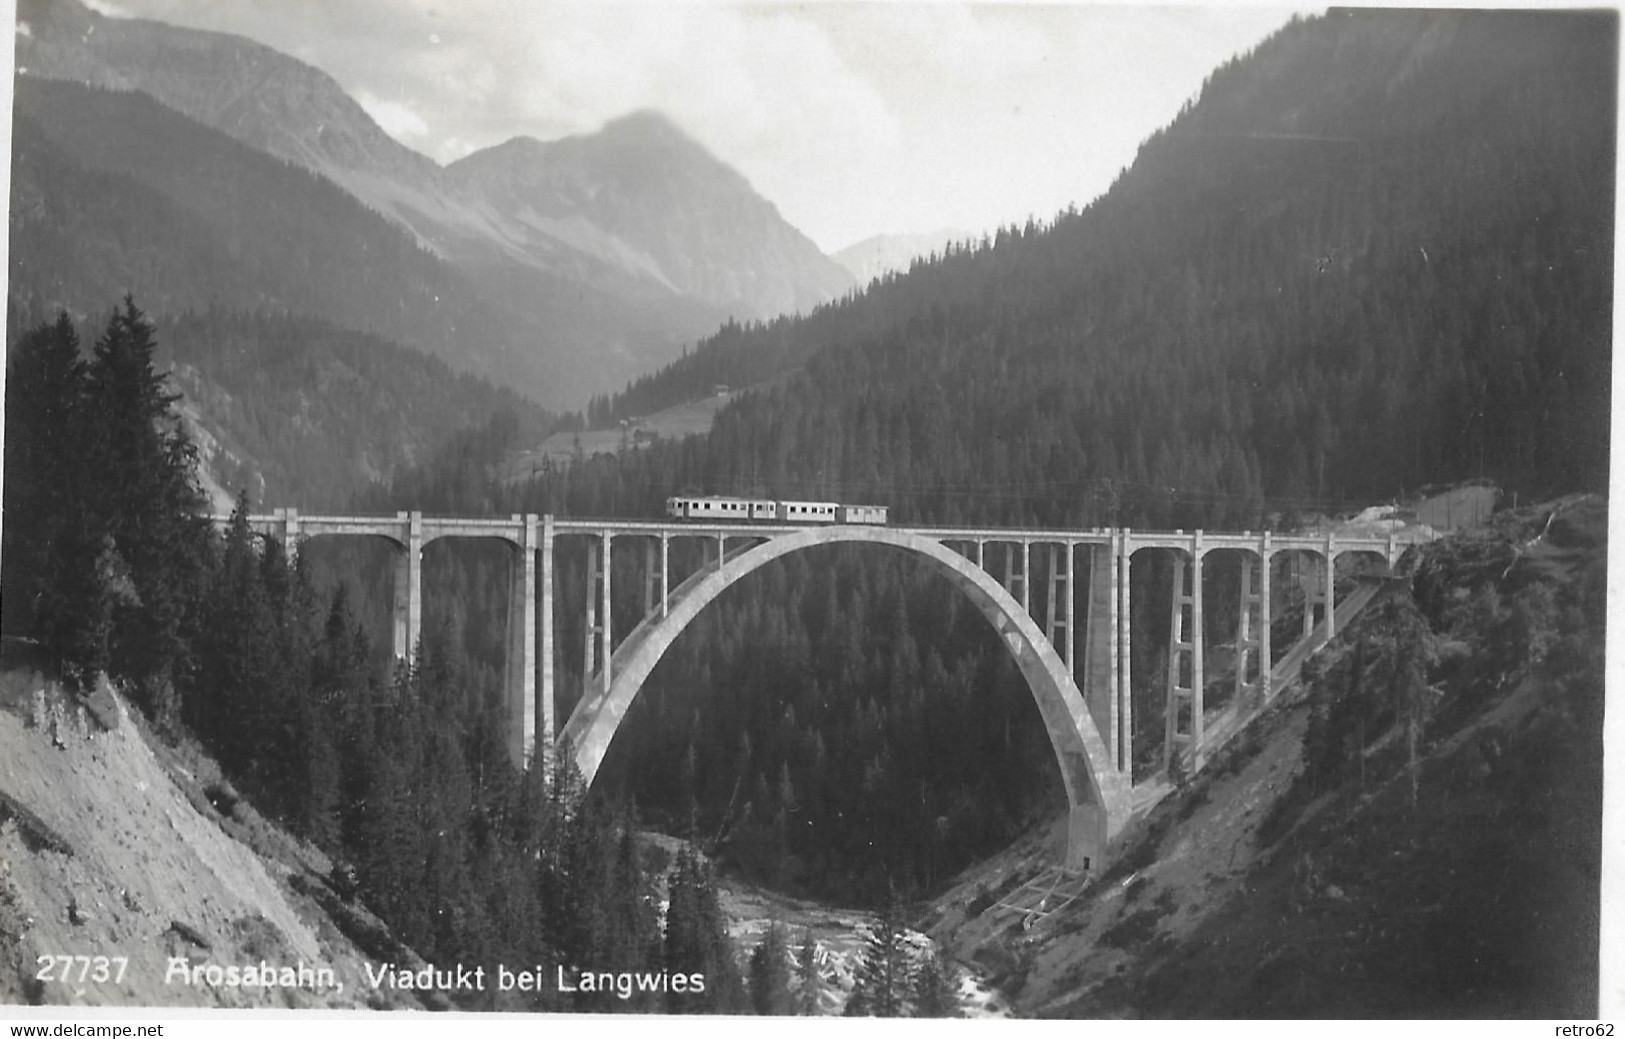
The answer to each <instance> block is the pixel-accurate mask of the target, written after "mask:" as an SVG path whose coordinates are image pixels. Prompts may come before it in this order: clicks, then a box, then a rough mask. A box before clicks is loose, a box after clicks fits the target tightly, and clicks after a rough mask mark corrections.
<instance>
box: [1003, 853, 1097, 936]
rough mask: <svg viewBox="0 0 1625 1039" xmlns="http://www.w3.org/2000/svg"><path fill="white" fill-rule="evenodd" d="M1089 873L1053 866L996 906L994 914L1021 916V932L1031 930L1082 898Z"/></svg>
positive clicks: (1006, 896)
mask: <svg viewBox="0 0 1625 1039" xmlns="http://www.w3.org/2000/svg"><path fill="white" fill-rule="evenodd" d="M1088 887H1089V871H1088V870H1075V869H1067V868H1066V867H1064V866H1052V867H1050V868H1049V869H1045V870H1042V871H1040V872H1039V873H1038V874H1036V875H1035V876H1033V877H1032V879H1030V880H1028V881H1027V882H1026V883H1024V884H1021V885H1019V886H1018V887H1016V888H1015V890H1013V891H1011V892H1010V893H1009V894H1007V895H1005V896H1004V897H1003V898H1001V899H999V900H998V901H997V902H994V903H993V911H994V912H995V913H1008V914H1010V915H1012V916H1014V915H1016V914H1019V915H1020V917H1021V929H1022V930H1023V931H1030V930H1032V929H1033V928H1034V927H1036V926H1037V925H1038V924H1040V923H1042V922H1043V921H1044V920H1045V919H1046V918H1047V917H1049V916H1050V915H1052V914H1054V913H1058V912H1060V911H1061V910H1063V909H1065V908H1066V907H1067V906H1069V905H1071V904H1072V903H1073V902H1076V901H1077V900H1078V899H1080V898H1082V897H1083V893H1084V891H1086V890H1087V889H1088Z"/></svg>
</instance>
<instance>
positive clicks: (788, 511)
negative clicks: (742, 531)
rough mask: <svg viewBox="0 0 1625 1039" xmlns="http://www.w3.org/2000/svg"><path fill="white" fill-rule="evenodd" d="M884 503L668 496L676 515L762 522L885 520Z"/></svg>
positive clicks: (671, 512)
mask: <svg viewBox="0 0 1625 1039" xmlns="http://www.w3.org/2000/svg"><path fill="white" fill-rule="evenodd" d="M886 508H887V507H886V506H884V505H842V504H840V503H838V502H833V501H769V500H767V499H765V498H723V497H719V496H717V495H707V496H705V497H703V498H698V497H690V496H688V495H674V496H672V497H670V498H667V499H666V515H668V516H671V517H672V518H673V519H688V520H698V519H703V520H725V521H727V520H732V521H738V522H747V523H748V522H751V521H755V522H760V523H885V522H886Z"/></svg>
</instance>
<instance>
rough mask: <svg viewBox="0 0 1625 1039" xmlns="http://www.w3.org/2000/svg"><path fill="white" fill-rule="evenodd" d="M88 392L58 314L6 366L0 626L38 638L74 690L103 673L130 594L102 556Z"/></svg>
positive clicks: (74, 341) (72, 338)
mask: <svg viewBox="0 0 1625 1039" xmlns="http://www.w3.org/2000/svg"><path fill="white" fill-rule="evenodd" d="M87 385H88V368H87V366H86V364H85V362H84V360H83V358H81V356H80V350H79V337H78V335H77V333H75V332H74V329H73V324H72V322H71V321H69V320H68V316H67V314H65V313H62V314H58V316H57V319H56V321H55V323H53V324H49V325H46V324H41V325H39V326H38V327H36V328H34V329H33V330H31V331H30V332H28V333H27V334H26V335H24V336H23V338H22V341H21V342H20V343H19V344H18V346H17V349H16V350H15V351H14V352H13V354H12V357H11V358H10V362H9V363H8V364H7V366H6V392H5V396H6V401H5V403H6V410H5V427H6V428H5V438H6V440H5V525H4V546H3V554H0V558H3V560H4V568H3V571H0V583H3V589H4V617H3V626H4V628H5V630H6V631H7V632H11V633H21V632H29V633H32V634H33V635H34V636H35V637H37V638H38V639H39V640H40V642H41V643H42V644H43V645H44V647H45V649H46V651H47V652H48V653H49V654H50V655H51V656H52V658H54V659H55V660H56V661H57V662H58V664H59V666H61V667H62V670H63V675H64V678H65V679H67V681H68V682H69V683H70V684H72V685H79V684H82V683H83V682H84V681H86V680H88V679H89V678H90V676H92V675H94V674H95V673H96V672H97V671H100V670H102V669H103V668H105V667H106V666H107V659H108V651H109V641H110V638H111V628H112V614H113V610H114V608H115V607H116V606H117V605H119V604H120V602H121V601H122V600H123V599H126V598H128V594H129V587H128V585H127V583H125V582H123V581H121V580H119V577H120V576H121V567H120V565H119V564H118V563H117V562H116V561H114V560H113V559H111V558H108V559H104V558H103V556H104V552H105V551H106V548H107V545H106V540H105V536H104V530H103V525H102V520H101V515H100V512H99V510H97V509H96V508H95V507H94V506H93V499H92V493H91V492H92V486H93V485H92V483H91V480H90V473H89V471H88V459H87V451H88V449H89V447H90V441H91V437H90V429H89V424H90V422H91V421H92V418H93V414H92V413H91V412H89V411H88V410H87V408H86V404H85V393H86V389H87ZM104 569H105V571H106V573H107V577H108V578H109V579H108V580H103V574H102V571H103V570H104Z"/></svg>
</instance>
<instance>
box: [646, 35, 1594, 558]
mask: <svg viewBox="0 0 1625 1039" xmlns="http://www.w3.org/2000/svg"><path fill="white" fill-rule="evenodd" d="M1616 70H1617V21H1616V19H1615V17H1614V16H1613V15H1612V14H1607V13H1594V12H1544V13H1529V12H1470V11H1452V12H1396V11H1370V10H1357V11H1335V12H1333V13H1331V14H1329V15H1327V16H1325V17H1320V18H1313V19H1308V20H1303V21H1298V22H1294V23H1293V24H1292V25H1290V26H1288V27H1287V28H1285V29H1283V30H1282V31H1281V32H1280V33H1278V34H1276V35H1275V36H1274V37H1272V38H1271V39H1269V40H1268V41H1266V42H1265V43H1263V44H1261V45H1260V46H1259V47H1258V48H1257V49H1256V51H1255V52H1254V53H1252V54H1250V55H1248V56H1247V57H1245V58H1244V59H1240V60H1237V61H1235V62H1232V63H1231V64H1229V65H1227V66H1226V67H1224V68H1222V69H1220V70H1218V71H1217V72H1216V73H1215V74H1214V75H1213V76H1212V77H1211V78H1210V79H1209V81H1208V83H1207V84H1206V86H1205V87H1204V89H1203V91H1202V93H1201V96H1200V98H1199V99H1198V100H1196V101H1195V102H1194V103H1193V104H1192V105H1191V106H1189V107H1188V108H1187V109H1186V110H1185V111H1184V112H1182V113H1181V115H1180V116H1179V117H1178V118H1177V119H1175V120H1174V122H1173V123H1172V124H1171V125H1170V126H1169V127H1167V128H1166V129H1165V130H1163V131H1161V132H1159V133H1157V134H1155V135H1153V137H1152V138H1151V139H1150V140H1148V141H1147V142H1146V143H1145V144H1144V146H1143V147H1142V148H1141V151H1140V154H1139V156H1138V157H1137V158H1136V160H1135V162H1134V164H1133V166H1132V167H1131V168H1130V169H1129V170H1127V171H1125V172H1124V174H1123V175H1122V176H1121V177H1120V178H1119V179H1118V181H1117V182H1116V183H1115V184H1114V185H1113V187H1112V189H1111V190H1110V191H1109V192H1108V193H1107V194H1106V195H1105V196H1103V197H1102V198H1101V199H1099V200H1098V201H1096V202H1095V203H1093V204H1091V205H1090V206H1088V207H1087V208H1085V209H1084V210H1082V211H1081V212H1067V213H1064V214H1062V215H1060V216H1058V217H1057V218H1056V219H1055V220H1054V221H1053V223H1052V224H1050V225H1048V226H1044V227H1040V226H1037V225H1034V224H1030V225H1029V226H1027V227H1025V228H1019V229H1018V228H1010V229H1006V230H1004V231H1001V232H1000V233H999V234H998V235H997V236H996V238H994V239H993V240H992V241H988V242H985V243H984V244H982V245H981V246H979V247H976V248H970V249H960V250H956V251H952V252H951V253H950V255H948V256H947V257H945V258H942V259H939V260H937V261H936V262H933V263H925V264H919V265H916V267H915V268H914V269H913V270H911V271H910V272H909V273H908V274H906V275H899V276H895V277H893V278H889V279H887V280H886V281H884V282H883V283H882V284H880V285H878V286H874V287H872V288H871V289H870V290H869V291H868V292H866V293H864V294H863V295H862V296H861V297H859V298H856V299H853V300H851V301H848V302H844V303H841V304H838V305H831V306H828V307H825V308H823V309H822V310H821V311H819V312H818V313H816V314H813V315H810V316H808V317H805V318H801V319H795V320H781V321H776V322H773V323H771V324H769V325H767V326H757V325H751V326H747V327H740V326H730V327H728V328H725V329H723V330H722V331H721V332H719V333H718V334H717V335H716V336H713V337H712V338H711V339H708V340H707V341H705V342H704V343H702V344H700V345H699V346H698V347H697V348H696V349H695V350H694V351H692V352H691V353H689V354H688V355H687V356H686V357H685V358H684V359H682V360H680V361H679V362H676V363H674V364H673V365H672V366H671V367H670V368H668V369H666V370H665V371H663V372H662V373H660V374H658V375H656V376H652V377H649V378H647V379H644V380H641V381H639V382H637V383H634V384H633V385H632V386H630V387H629V388H628V390H627V391H626V393H624V394H623V395H621V396H620V397H619V398H618V399H617V400H616V401H615V405H614V410H615V412H616V413H617V414H620V415H625V414H647V413H649V412H650V411H651V410H654V409H656V408H658V407H659V406H661V405H662V404H664V403H668V402H670V401H672V400H680V399H685V398H687V397H690V396H693V395H695V394H697V393H700V392H704V391H705V390H706V389H708V388H709V387H710V386H711V385H712V384H714V383H717V382H725V383H729V384H731V385H734V386H740V385H751V384H753V383H756V382H759V381H761V380H763V379H766V378H768V377H770V376H772V375H774V374H776V373H779V372H781V371H784V370H786V369H795V368H800V369H801V372H800V374H799V375H798V377H797V378H795V379H792V380H788V381H786V382H783V383H780V384H776V388H775V389H774V390H772V391H771V392H767V393H763V394H759V395H756V396H753V397H748V398H746V399H745V400H744V401H742V402H741V403H739V404H738V405H737V406H736V407H734V408H733V409H731V410H728V411H725V412H723V413H722V414H721V415H720V416H719V417H718V421H717V425H716V427H715V430H714V431H713V433H712V435H711V438H710V442H709V444H708V446H707V447H706V448H705V449H704V451H703V453H702V454H701V455H700V456H698V457H694V458H692V459H690V458H688V457H686V456H685V457H683V458H682V460H681V462H680V463H679V464H680V466H681V469H682V471H681V472H680V473H674V474H673V475H674V477H675V482H683V481H687V482H691V483H695V484H698V485H700V486H703V487H705V488H706V489H708V490H723V491H726V490H734V489H741V488H744V487H754V486H760V487H762V488H764V489H767V490H770V491H773V492H775V493H779V494H783V495H794V494H801V495H805V496H808V497H832V498H845V499H853V500H867V499H871V498H874V499H878V500H886V501H889V502H891V503H892V504H893V505H894V506H898V507H899V514H900V515H901V516H903V517H906V518H916V517H917V518H920V519H926V520H932V521H945V522H952V521H956V520H961V519H973V518H978V517H980V518H992V517H995V516H1000V517H1008V518H1024V519H1034V520H1042V521H1047V522H1059V521H1066V522H1085V523H1090V522H1100V521H1103V520H1112V519H1116V520H1118V521H1122V522H1135V523H1154V524H1167V525H1172V526H1179V525H1197V524H1199V523H1206V524H1209V525H1244V524H1250V523H1256V522H1258V521H1259V519H1260V518H1261V514H1263V513H1265V512H1273V511H1278V510H1279V509H1281V508H1285V507H1291V506H1296V505H1322V504H1328V503H1335V502H1336V501H1338V500H1342V499H1355V498H1365V497H1371V496H1387V495H1390V494H1392V493H1394V492H1395V491H1397V490H1399V489H1400V488H1403V487H1411V488H1414V487H1416V486H1417V485H1419V484H1422V483H1425V482H1429V481H1436V480H1443V479H1451V478H1461V477H1465V476H1469V475H1489V476H1492V477H1496V478H1499V479H1501V480H1502V481H1503V482H1504V483H1506V484H1507V485H1511V486H1529V487H1532V488H1548V489H1556V488H1567V487H1573V486H1596V485H1598V484H1600V482H1601V481H1602V480H1603V479H1604V477H1605V473H1606V465H1607V449H1606V428H1607V421H1608V392H1607V387H1608V384H1609V374H1608V373H1609V370H1610V326H1609V320H1610V314H1611V306H1612V242H1613V232H1612V226H1613V208H1614V197H1613V164H1614V152H1615V148H1614V82H1615V77H1616ZM674 461H676V459H673V458H670V457H668V458H665V459H658V460H655V461H654V462H653V463H652V466H651V467H652V468H653V469H655V470H656V471H659V472H672V470H673V468H674V466H673V462H674ZM628 504H631V503H628Z"/></svg>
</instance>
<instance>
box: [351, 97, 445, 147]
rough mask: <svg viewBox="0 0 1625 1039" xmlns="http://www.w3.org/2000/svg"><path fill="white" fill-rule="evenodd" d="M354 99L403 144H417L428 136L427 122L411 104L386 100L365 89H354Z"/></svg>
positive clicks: (385, 130) (386, 131)
mask: <svg viewBox="0 0 1625 1039" xmlns="http://www.w3.org/2000/svg"><path fill="white" fill-rule="evenodd" d="M355 100H356V103H357V104H359V105H360V106H361V107H362V108H363V109H365V110H366V112H367V114H368V115H370V116H372V118H373V121H374V122H376V123H377V124H378V125H379V126H381V127H383V128H384V132H385V133H387V134H389V135H390V136H391V137H393V138H395V139H396V140H397V141H400V142H401V143H403V144H406V145H411V146H418V145H420V144H421V143H422V142H423V140H424V139H425V138H427V137H428V136H429V124H428V123H426V122H424V121H423V117H422V116H420V115H418V114H417V112H415V111H414V110H413V109H412V106H411V105H408V104H405V103H404V102H400V101H386V100H384V99H382V98H378V97H374V96H373V95H372V94H371V93H369V92H368V91H365V90H358V91H356V92H355Z"/></svg>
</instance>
